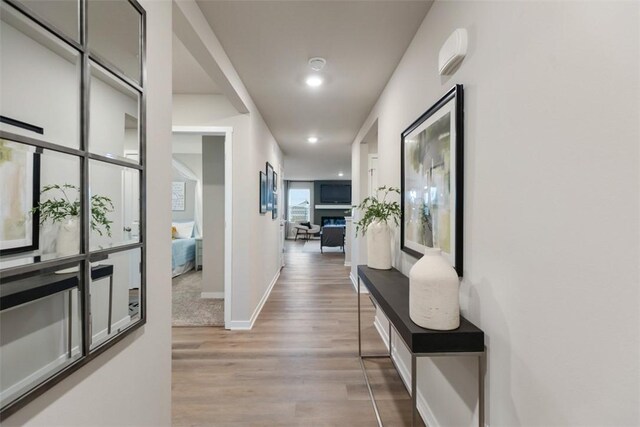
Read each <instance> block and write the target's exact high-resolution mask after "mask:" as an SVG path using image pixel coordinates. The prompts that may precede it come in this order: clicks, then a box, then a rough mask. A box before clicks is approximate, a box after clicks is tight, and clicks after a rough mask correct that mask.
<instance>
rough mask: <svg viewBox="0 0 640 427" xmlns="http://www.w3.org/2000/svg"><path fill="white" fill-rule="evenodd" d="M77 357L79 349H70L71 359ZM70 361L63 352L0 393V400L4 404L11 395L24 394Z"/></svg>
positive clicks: (77, 347)
mask: <svg viewBox="0 0 640 427" xmlns="http://www.w3.org/2000/svg"><path fill="white" fill-rule="evenodd" d="M78 355H80V347H79V346H76V347H73V348H72V349H71V359H73V358H75V357H76V356H78ZM71 359H69V355H68V354H67V352H66V351H65V352H64V353H63V354H61V355H60V356H58V357H57V358H55V359H54V360H52V361H51V362H49V363H47V364H46V365H44V366H43V367H42V368H40V369H38V370H37V371H35V372H32V373H31V374H29V375H28V376H26V377H25V378H23V379H21V380H20V381H18V382H17V383H15V384H12V385H11V386H9V387H7V388H6V389H5V390H2V391H1V392H0V400H2V401H3V402H5V401H7V400H8V399H10V397H11V396H12V395H13V394H17V393H20V392H24V391H25V390H28V389H29V388H31V387H33V386H34V385H35V384H37V383H40V382H42V379H43V378H46V377H48V376H50V375H52V373H53V372H55V371H56V369H57V368H59V367H61V366H63V365H64V364H65V363H66V362H67V361H69V360H71Z"/></svg>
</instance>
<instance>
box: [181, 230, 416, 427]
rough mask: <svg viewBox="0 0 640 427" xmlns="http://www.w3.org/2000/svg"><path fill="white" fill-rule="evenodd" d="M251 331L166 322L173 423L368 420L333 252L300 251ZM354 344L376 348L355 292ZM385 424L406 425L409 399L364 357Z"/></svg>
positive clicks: (291, 250)
mask: <svg viewBox="0 0 640 427" xmlns="http://www.w3.org/2000/svg"><path fill="white" fill-rule="evenodd" d="M303 246H304V242H302V241H298V242H287V245H286V249H287V253H286V254H285V256H286V266H285V267H284V268H283V270H282V272H281V274H280V278H279V280H278V282H277V283H276V285H275V286H274V289H273V291H272V293H271V296H270V297H269V299H268V301H267V302H266V304H265V306H264V308H263V310H262V313H261V314H260V317H259V318H258V320H257V321H256V324H255V326H254V328H253V329H252V330H251V331H226V330H224V329H222V328H212V327H206V328H204V327H198V328H185V327H181V328H174V329H173V386H172V394H173V424H174V425H176V426H194V425H203V426H204V425H206V426H216V427H220V426H229V427H232V426H274V427H277V426H283V427H284V426H341V427H342V426H347V425H348V426H375V425H376V420H375V414H374V412H373V407H372V405H371V402H370V401H369V397H368V392H367V388H366V384H365V382H364V377H363V375H362V371H361V370H360V364H359V361H358V342H357V311H356V310H357V299H356V298H357V297H356V293H355V291H354V289H353V286H352V284H351V281H350V279H349V269H348V268H346V267H344V265H343V264H344V256H343V255H342V254H339V253H326V254H311V253H304V252H300V251H301V250H302V247H303ZM361 303H362V304H363V307H365V309H364V311H363V340H364V341H363V346H364V349H365V350H366V351H367V352H376V353H382V352H385V351H386V349H385V347H384V344H383V343H382V340H381V339H380V337H379V336H378V333H377V331H376V330H375V328H374V327H373V316H374V308H373V306H372V304H371V302H370V300H369V298H368V297H367V296H366V295H364V296H362V299H361ZM366 363H367V367H368V371H367V372H368V373H369V378H370V381H371V383H372V386H373V388H374V392H375V393H377V394H376V395H377V397H378V406H379V407H380V410H381V413H382V417H383V421H384V422H385V425H388V426H409V425H411V420H410V416H411V410H410V397H409V394H408V393H407V391H406V389H405V388H404V385H403V384H402V381H401V380H400V377H399V376H398V374H397V372H396V371H395V369H394V368H393V366H392V364H391V362H390V361H388V360H380V361H376V362H375V363H372V362H369V361H368V362H366Z"/></svg>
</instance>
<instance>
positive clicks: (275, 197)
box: [271, 193, 278, 219]
mask: <svg viewBox="0 0 640 427" xmlns="http://www.w3.org/2000/svg"><path fill="white" fill-rule="evenodd" d="M277 218H278V193H273V209H271V219H277Z"/></svg>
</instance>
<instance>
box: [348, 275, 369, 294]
mask: <svg viewBox="0 0 640 427" xmlns="http://www.w3.org/2000/svg"><path fill="white" fill-rule="evenodd" d="M349 279H351V284H352V285H353V289H355V291H356V292H358V279H357V278H356V277H355V276H354V275H353V271H352V272H351V273H350V274H349ZM360 293H361V294H368V293H369V289H367V287H366V286H365V285H363V284H360Z"/></svg>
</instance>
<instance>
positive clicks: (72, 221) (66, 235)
mask: <svg viewBox="0 0 640 427" xmlns="http://www.w3.org/2000/svg"><path fill="white" fill-rule="evenodd" d="M56 253H57V254H58V256H59V257H64V256H70V255H77V254H79V253H80V220H79V219H78V217H75V216H74V217H71V218H67V219H65V220H64V221H62V222H61V223H60V228H59V229H58V236H57V238H56ZM79 270H80V268H79V267H70V268H65V269H63V270H58V271H56V273H57V274H66V273H75V272H77V271H79Z"/></svg>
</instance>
